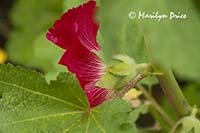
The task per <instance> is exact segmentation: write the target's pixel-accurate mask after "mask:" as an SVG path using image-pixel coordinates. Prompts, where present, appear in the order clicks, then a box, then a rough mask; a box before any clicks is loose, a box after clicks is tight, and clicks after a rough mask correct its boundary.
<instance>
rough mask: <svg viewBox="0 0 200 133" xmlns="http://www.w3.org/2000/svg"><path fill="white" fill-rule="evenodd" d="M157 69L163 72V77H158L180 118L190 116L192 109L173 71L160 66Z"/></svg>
mask: <svg viewBox="0 0 200 133" xmlns="http://www.w3.org/2000/svg"><path fill="white" fill-rule="evenodd" d="M155 67H156V69H158V70H160V71H162V72H163V75H157V76H156V77H157V79H158V80H159V82H160V85H161V87H162V89H163V91H164V93H165V95H166V96H167V98H168V99H169V101H170V103H171V105H172V106H173V108H174V109H175V111H176V112H177V114H178V115H179V116H183V115H188V114H190V112H191V107H190V105H189V104H188V102H187V100H186V99H185V97H184V95H183V93H182V91H181V89H180V87H179V85H178V83H177V82H176V79H175V77H174V75H173V73H172V72H171V70H170V69H168V68H165V67H163V66H160V65H156V66H155Z"/></svg>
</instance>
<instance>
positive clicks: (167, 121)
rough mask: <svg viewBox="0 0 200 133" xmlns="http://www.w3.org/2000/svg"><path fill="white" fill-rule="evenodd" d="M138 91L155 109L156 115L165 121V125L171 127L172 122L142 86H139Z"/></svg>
mask: <svg viewBox="0 0 200 133" xmlns="http://www.w3.org/2000/svg"><path fill="white" fill-rule="evenodd" d="M139 89H140V91H142V93H143V94H144V96H145V97H146V98H147V99H148V100H149V101H150V102H151V104H152V105H153V106H154V107H155V108H156V110H157V111H158V113H159V114H160V115H161V116H162V118H163V119H164V120H165V121H166V123H167V124H168V125H169V126H171V127H173V125H174V121H173V120H172V119H171V118H170V117H169V116H168V114H167V113H166V112H165V111H164V110H163V109H162V108H161V107H160V105H159V104H158V103H157V101H156V100H155V99H154V98H153V97H152V96H151V95H150V94H149V93H148V92H147V91H146V90H145V88H144V87H143V86H139Z"/></svg>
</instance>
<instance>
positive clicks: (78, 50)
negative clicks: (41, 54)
mask: <svg viewBox="0 0 200 133" xmlns="http://www.w3.org/2000/svg"><path fill="white" fill-rule="evenodd" d="M59 63H60V64H63V65H65V66H67V68H68V70H69V71H71V72H72V73H74V74H75V75H76V77H77V78H78V80H79V82H80V84H81V86H82V87H83V88H84V87H85V85H86V84H88V83H91V82H96V81H98V80H99V79H100V78H101V77H102V75H103V73H104V70H105V64H104V63H103V62H102V61H101V59H100V58H99V57H98V56H97V55H96V54H94V53H93V52H88V50H87V49H86V48H84V47H76V46H74V48H71V49H68V50H67V51H66V52H65V53H64V55H63V56H62V58H61V60H60V62H59Z"/></svg>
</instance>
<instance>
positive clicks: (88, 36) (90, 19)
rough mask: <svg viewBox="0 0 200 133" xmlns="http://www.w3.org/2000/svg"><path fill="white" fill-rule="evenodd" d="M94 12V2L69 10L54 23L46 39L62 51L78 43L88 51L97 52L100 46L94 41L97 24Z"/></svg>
mask: <svg viewBox="0 0 200 133" xmlns="http://www.w3.org/2000/svg"><path fill="white" fill-rule="evenodd" d="M95 12H96V2H95V1H89V2H88V3H86V4H83V5H81V6H78V7H77V8H72V9H70V10H69V11H68V12H66V13H65V14H64V15H63V16H62V17H61V19H60V20H58V21H56V22H55V24H54V28H51V29H49V31H48V33H47V34H46V37H47V39H48V40H50V41H52V42H53V43H55V44H57V45H58V46H60V47H61V48H63V49H67V48H69V47H71V46H72V45H74V43H76V42H80V43H79V44H80V45H83V46H84V47H85V48H87V49H88V50H89V51H91V50H99V48H100V46H99V44H98V43H97V41H96V35H97V31H98V24H97V23H96V22H95V19H94V16H95Z"/></svg>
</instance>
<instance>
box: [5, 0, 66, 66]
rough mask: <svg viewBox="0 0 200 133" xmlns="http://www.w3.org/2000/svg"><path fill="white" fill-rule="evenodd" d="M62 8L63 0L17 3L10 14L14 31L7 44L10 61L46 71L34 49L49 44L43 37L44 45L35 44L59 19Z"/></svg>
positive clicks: (24, 0)
mask: <svg viewBox="0 0 200 133" xmlns="http://www.w3.org/2000/svg"><path fill="white" fill-rule="evenodd" d="M62 6H63V5H62V0H56V1H52V0H44V1H42V2H41V1H40V0H29V1H27V0H18V1H17V2H16V3H15V5H14V7H13V9H12V11H11V13H10V16H11V21H12V24H13V27H14V30H13V31H12V32H11V34H10V37H9V39H8V42H7V44H6V46H7V50H8V55H9V60H10V61H12V62H15V63H17V64H21V65H24V66H34V67H38V68H40V69H46V67H43V65H41V63H42V64H43V61H39V60H38V58H36V57H35V54H34V52H35V50H37V49H34V47H35V46H34V45H45V44H47V43H48V42H47V41H46V42H45V36H43V38H44V41H43V43H41V44H34V43H35V40H37V38H38V37H40V36H41V34H42V33H44V32H46V31H47V29H48V28H49V27H51V26H52V25H53V22H54V20H55V19H58V18H59V16H60V14H61V13H62ZM48 44H49V43H48ZM55 49H56V48H55ZM49 50H51V49H49ZM44 52H45V51H44ZM53 56H54V55H52V57H53ZM44 62H45V61H44Z"/></svg>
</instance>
